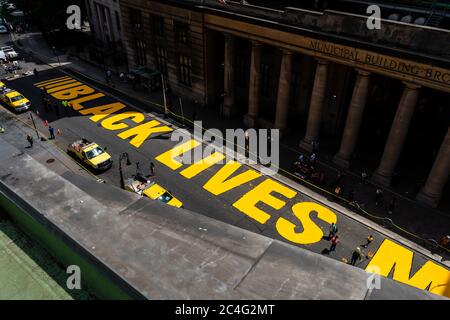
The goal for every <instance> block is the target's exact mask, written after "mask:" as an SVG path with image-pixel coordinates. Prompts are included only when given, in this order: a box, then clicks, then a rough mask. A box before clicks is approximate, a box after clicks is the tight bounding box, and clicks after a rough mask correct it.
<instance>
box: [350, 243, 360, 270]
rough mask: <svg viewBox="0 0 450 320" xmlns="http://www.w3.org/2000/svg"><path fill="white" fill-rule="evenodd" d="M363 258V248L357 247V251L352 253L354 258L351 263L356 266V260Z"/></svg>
mask: <svg viewBox="0 0 450 320" xmlns="http://www.w3.org/2000/svg"><path fill="white" fill-rule="evenodd" d="M361 259H362V253H361V248H360V247H357V248H356V249H355V251H353V253H352V258H351V260H350V264H351V265H352V266H354V265H355V264H356V262H358V260H361Z"/></svg>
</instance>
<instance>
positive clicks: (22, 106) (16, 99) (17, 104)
mask: <svg viewBox="0 0 450 320" xmlns="http://www.w3.org/2000/svg"><path fill="white" fill-rule="evenodd" d="M0 90H2V95H1V99H2V101H3V102H4V103H6V104H7V105H8V106H9V107H10V108H12V109H14V111H17V112H20V111H25V110H28V109H29V108H30V106H31V102H30V100H28V99H27V98H25V97H24V96H23V95H22V94H20V93H19V92H18V91H16V90H11V89H8V88H6V87H5V85H4V84H3V86H0Z"/></svg>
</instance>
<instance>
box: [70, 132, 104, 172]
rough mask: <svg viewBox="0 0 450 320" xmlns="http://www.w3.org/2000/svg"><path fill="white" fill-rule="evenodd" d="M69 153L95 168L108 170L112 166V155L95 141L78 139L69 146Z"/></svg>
mask: <svg viewBox="0 0 450 320" xmlns="http://www.w3.org/2000/svg"><path fill="white" fill-rule="evenodd" d="M67 153H68V154H69V155H70V156H72V157H75V158H78V159H80V160H81V161H83V162H84V163H85V164H87V165H88V166H89V167H91V168H92V169H94V170H102V171H103V170H107V169H109V168H111V166H112V159H111V156H110V155H109V154H108V153H107V152H106V151H105V149H103V148H101V147H100V146H99V145H98V144H96V143H95V142H91V141H88V140H86V139H81V140H77V141H75V142H73V143H71V144H69V146H68V147H67Z"/></svg>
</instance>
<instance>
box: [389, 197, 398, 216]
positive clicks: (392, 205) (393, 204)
mask: <svg viewBox="0 0 450 320" xmlns="http://www.w3.org/2000/svg"><path fill="white" fill-rule="evenodd" d="M396 202H397V198H395V197H394V198H392V200H391V202H390V203H389V207H388V213H389V214H393V213H394V210H395V204H396Z"/></svg>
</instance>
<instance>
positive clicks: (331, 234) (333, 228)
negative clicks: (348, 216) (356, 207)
mask: <svg viewBox="0 0 450 320" xmlns="http://www.w3.org/2000/svg"><path fill="white" fill-rule="evenodd" d="M337 232H338V228H337V226H336V224H335V223H334V222H332V223H331V225H330V230H329V232H328V238H329V239H332V238H333V237H334V236H335V235H336V233H337Z"/></svg>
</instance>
